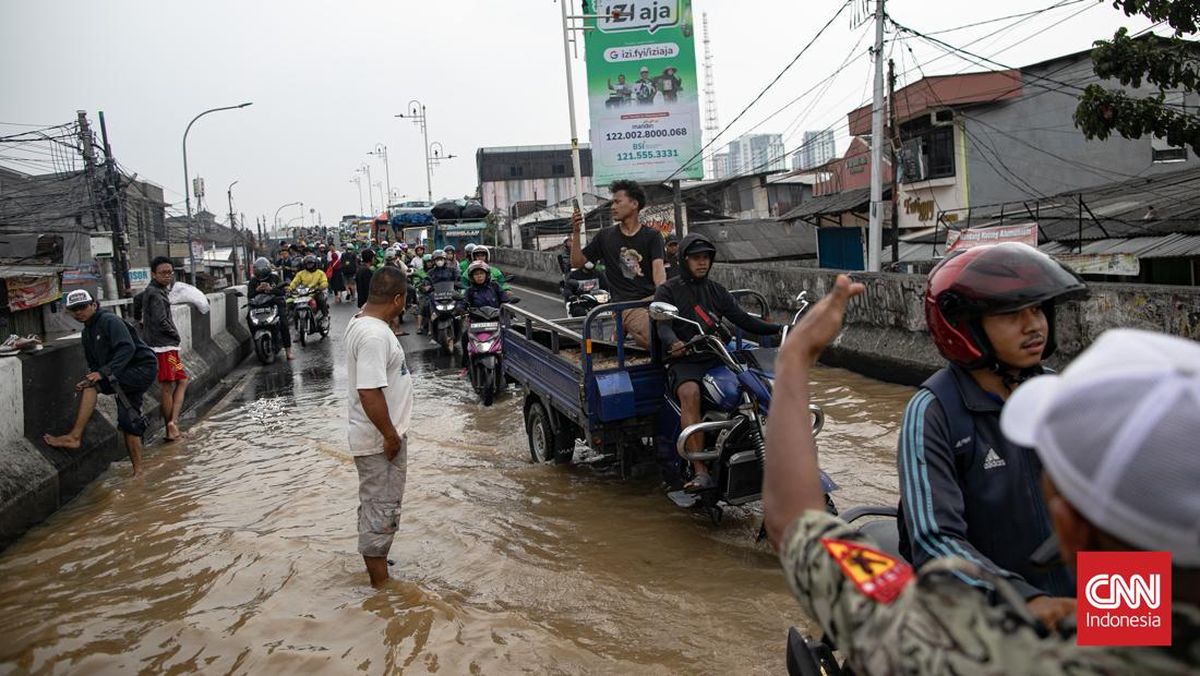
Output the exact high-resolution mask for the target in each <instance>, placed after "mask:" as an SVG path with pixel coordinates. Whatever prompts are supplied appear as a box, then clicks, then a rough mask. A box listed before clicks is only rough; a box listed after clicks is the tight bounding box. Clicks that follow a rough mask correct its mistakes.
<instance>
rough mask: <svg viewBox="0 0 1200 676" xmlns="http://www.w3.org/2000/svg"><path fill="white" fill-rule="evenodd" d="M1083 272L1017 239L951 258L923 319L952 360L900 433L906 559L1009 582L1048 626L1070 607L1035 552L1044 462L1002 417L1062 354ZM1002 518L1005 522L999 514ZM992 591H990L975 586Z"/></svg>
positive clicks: (1045, 524) (1042, 520)
mask: <svg viewBox="0 0 1200 676" xmlns="http://www.w3.org/2000/svg"><path fill="white" fill-rule="evenodd" d="M1087 294H1088V291H1087V285H1086V284H1084V282H1083V280H1082V279H1080V278H1079V276H1078V275H1077V274H1075V273H1074V272H1072V271H1071V270H1069V269H1068V268H1066V267H1065V266H1063V265H1062V264H1061V263H1058V262H1057V261H1055V260H1054V259H1052V258H1050V257H1049V256H1047V255H1046V254H1044V253H1042V252H1040V251H1038V250H1037V249H1035V248H1033V247H1031V246H1028V245H1025V244H1019V243H1004V244H996V245H990V246H980V247H975V248H972V249H968V250H966V251H963V252H961V253H958V254H954V255H951V256H950V257H949V258H946V259H945V260H944V261H942V262H941V263H939V264H938V265H937V267H935V268H934V269H933V271H932V272H930V273H929V281H928V286H927V287H926V291H925V321H926V324H927V325H928V326H929V333H930V336H931V337H932V338H933V342H934V344H935V345H936V346H937V348H938V351H939V352H940V353H941V354H942V356H943V357H945V358H946V360H947V361H949V362H950V363H949V365H947V366H946V367H945V368H943V369H941V370H940V371H938V372H937V373H935V374H934V375H933V376H932V377H930V378H929V379H928V380H926V381H925V382H924V384H922V385H921V388H920V389H919V390H917V393H916V394H915V395H914V396H913V398H912V399H911V400H910V401H909V402H908V407H907V408H906V409H905V412H904V423H903V426H902V428H901V431H900V439H899V443H898V445H899V450H898V453H897V465H898V467H899V472H900V518H899V519H898V521H899V527H900V552H901V553H902V554H903V555H904V557H905V558H907V559H908V560H909V561H911V562H912V563H913V565H914V567H917V568H920V567H921V566H922V565H923V564H925V563H926V562H927V561H930V560H932V559H935V558H938V557H942V556H950V555H954V556H962V557H964V558H967V559H969V560H971V561H973V562H975V563H977V564H978V565H979V566H981V567H982V568H983V569H984V570H986V571H987V572H988V573H990V574H993V575H999V576H1001V577H1004V578H1006V579H1007V580H1008V581H1009V582H1010V583H1011V584H1012V585H1013V586H1014V587H1015V588H1016V589H1017V590H1018V591H1019V592H1020V593H1021V594H1022V596H1023V597H1024V598H1025V601H1026V603H1027V604H1028V605H1029V610H1030V611H1031V612H1032V613H1033V614H1034V615H1035V616H1037V617H1039V619H1042V620H1043V621H1044V622H1045V623H1046V624H1047V625H1048V626H1052V625H1053V624H1054V623H1055V622H1057V620H1058V619H1059V618H1061V617H1063V616H1065V615H1067V614H1070V613H1072V612H1074V603H1075V602H1074V599H1072V598H1060V597H1072V596H1074V593H1075V585H1074V583H1073V582H1072V581H1071V579H1070V577H1069V576H1068V574H1067V571H1066V570H1065V569H1064V568H1062V567H1061V566H1059V567H1057V568H1055V569H1053V570H1051V571H1048V572H1043V571H1040V570H1037V569H1035V568H1034V567H1033V566H1032V565H1031V564H1030V562H1029V558H1030V555H1031V554H1032V553H1033V551H1034V550H1035V549H1036V548H1037V547H1038V545H1040V544H1042V543H1043V542H1044V541H1045V540H1046V539H1047V538H1048V537H1050V534H1051V524H1050V518H1049V514H1048V511H1047V509H1046V504H1045V502H1044V501H1043V499H1042V493H1041V490H1040V488H1039V484H1038V477H1039V476H1040V475H1041V473H1042V466H1041V463H1040V462H1039V461H1038V458H1037V456H1036V455H1034V453H1033V451H1032V450H1030V449H1029V448H1025V447H1022V446H1018V445H1016V444H1014V443H1012V442H1010V441H1008V440H1007V439H1006V438H1005V436H1004V435H1003V434H1001V432H1000V411H1001V409H1002V408H1003V407H1004V402H1005V401H1006V400H1007V399H1008V398H1009V396H1010V395H1011V394H1012V393H1013V391H1014V390H1015V389H1017V388H1018V387H1019V386H1020V385H1021V383H1023V382H1025V381H1026V380H1028V379H1029V378H1032V377H1034V376H1039V375H1041V374H1042V373H1044V372H1045V370H1044V369H1043V367H1042V362H1043V360H1045V359H1046V358H1047V357H1049V356H1050V355H1052V354H1054V350H1055V347H1056V343H1055V331H1054V310H1055V305H1056V303H1058V302H1062V301H1067V300H1072V299H1077V298H1084V297H1086V296H1087ZM1001 515H1002V516H1001ZM972 582H973V583H974V584H975V586H976V587H978V588H980V589H983V590H985V591H989V592H990V591H992V590H993V589H992V585H989V584H987V583H986V582H983V581H982V580H972Z"/></svg>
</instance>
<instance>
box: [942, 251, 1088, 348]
mask: <svg viewBox="0 0 1200 676" xmlns="http://www.w3.org/2000/svg"><path fill="white" fill-rule="evenodd" d="M1087 296H1088V289H1087V284H1085V283H1084V281H1083V280H1082V279H1080V277H1079V275H1077V274H1075V272H1073V271H1072V270H1070V269H1069V268H1067V267H1066V266H1064V265H1063V264H1062V263H1059V262H1058V261H1056V260H1054V259H1053V258H1051V257H1049V256H1047V255H1046V254H1044V253H1042V252H1041V251H1038V250H1037V249H1035V248H1033V247H1031V246H1029V245H1028V244H1021V243H1018V242H1006V243H1004V244H992V245H985V246H977V247H974V248H971V249H967V250H965V251H962V252H960V253H956V254H952V255H951V256H950V257H948V258H947V259H946V260H944V261H942V262H941V263H938V264H937V266H936V267H934V268H933V271H932V272H930V273H929V284H928V286H926V287H925V323H926V324H927V325H928V326H929V333H930V335H932V336H933V342H934V344H935V345H937V348H938V352H941V353H942V356H943V357H945V358H946V359H948V360H950V361H951V362H953V363H955V364H958V365H959V366H962V367H963V368H967V369H978V368H988V367H993V366H997V365H998V362H997V360H996V354H995V350H994V349H993V348H992V344H991V342H990V341H989V340H988V338H987V334H985V333H984V331H983V325H982V323H981V322H980V318H981V317H983V315H985V314H996V313H1002V312H1015V311H1017V310H1023V309H1025V308H1027V307H1033V306H1034V305H1041V306H1043V311H1044V312H1045V313H1046V320H1047V322H1048V324H1049V331H1048V334H1047V336H1046V347H1045V349H1044V350H1043V352H1042V358H1043V359H1045V358H1046V357H1049V356H1050V355H1052V354H1054V350H1055V348H1056V347H1057V343H1056V341H1055V339H1054V303H1055V302H1056V301H1058V300H1074V299H1079V298H1086V297H1087Z"/></svg>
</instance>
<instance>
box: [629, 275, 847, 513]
mask: <svg viewBox="0 0 1200 676" xmlns="http://www.w3.org/2000/svg"><path fill="white" fill-rule="evenodd" d="M800 300H801V303H802V306H801V309H800V311H799V312H797V313H796V316H795V317H794V318H793V322H792V323H795V321H796V320H798V319H799V318H800V315H802V314H803V313H804V311H805V310H806V309H807V307H808V305H807V302H806V299H805V298H804V297H803V295H802V297H801V298H800ZM650 316H651V317H653V318H654V319H655V320H658V321H667V320H676V319H678V320H680V321H683V322H687V323H689V324H692V325H694V326H695V327H696V328H697V329H698V330H699V331H700V333H699V334H697V336H696V337H695V338H693V339H691V340H690V341H688V342H687V343H686V346H687V348H688V349H690V350H695V351H703V352H707V353H709V354H712V355H714V356H716V357H717V358H718V359H719V360H720V361H721V363H722V365H721V366H716V367H714V368H713V369H712V370H710V371H709V372H708V373H707V374H705V376H704V382H703V384H702V386H701V396H702V403H701V416H702V420H701V421H700V422H698V423H695V424H693V425H689V426H688V427H686V428H683V429H680V428H681V423H680V418H681V409H680V406H679V402H678V400H677V399H676V397H675V393H674V392H667V393H666V394H665V397H664V405H663V409H662V413H661V414H660V415H659V435H658V438H659V440H660V444H661V446H660V450H659V453H660V458H662V459H663V461H664V462H663V465H664V466H663V470H664V474H665V477H664V478H666V480H667V482H668V484H670V485H672V486H681V485H682V484H683V481H684V480H685V479H688V478H690V476H689V475H690V473H691V471H692V469H691V467H692V462H695V461H699V462H705V463H707V464H708V466H709V474H710V476H712V478H713V479H714V485H713V486H712V487H711V488H707V489H703V490H700V491H695V492H690V491H686V490H682V489H680V490H672V491H670V492H668V493H667V497H668V498H670V499H671V501H672V502H674V503H675V504H676V505H678V506H679V507H682V508H685V509H693V508H699V509H701V510H703V511H704V512H705V513H706V514H707V515H708V517H709V518H710V519H711V520H712V522H713V523H714V524H716V523H720V521H721V517H722V515H723V507H722V505H743V504H746V503H750V502H755V501H757V500H760V499H761V498H762V479H763V465H764V461H765V458H766V427H767V425H766V418H767V415H768V414H769V412H770V407H771V394H772V391H773V389H774V356H775V354H776V348H758V349H754V350H742V351H733V352H731V350H730V348H729V345H728V344H727V341H726V340H722V339H721V337H719V336H716V335H713V334H712V333H708V332H706V331H705V329H704V327H703V326H702V325H700V324H699V323H698V322H693V321H692V320H690V319H687V318H685V317H681V316H680V315H679V310H678V308H676V307H675V306H673V305H671V304H669V303H662V302H655V303H651V304H650ZM784 338H785V339H786V333H785V334H784ZM809 413H810V414H811V415H812V417H813V423H812V424H813V435H814V436H816V435H817V434H820V432H821V428H822V427H823V426H824V424H825V413H824V411H822V410H821V407H820V406H817V405H815V404H810V405H809ZM696 434H700V435H703V436H702V438H703V439H704V448H703V450H700V451H697V452H692V451H689V450H688V448H687V441H688V439H689V438H691V437H692V436H693V435H696ZM821 486H822V488H823V489H824V491H825V505H826V510H827V511H829V512H830V513H831V514H836V513H837V507H836V506H835V505H834V502H833V498H832V497H831V496H830V493H832V492H833V491H836V490H837V489H838V486H837V484H836V483H834V481H833V480H832V479H831V478H829V476H828V475H827V474H825V472H824V471H822V472H821Z"/></svg>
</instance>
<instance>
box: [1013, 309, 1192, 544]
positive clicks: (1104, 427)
mask: <svg viewBox="0 0 1200 676" xmlns="http://www.w3.org/2000/svg"><path fill="white" fill-rule="evenodd" d="M1000 428H1001V430H1002V431H1003V432H1004V435H1005V436H1006V437H1008V438H1009V439H1010V440H1011V441H1013V442H1015V443H1017V444H1020V445H1023V446H1032V447H1034V448H1036V449H1037V454H1038V457H1040V458H1041V460H1042V465H1043V466H1044V467H1045V470H1046V472H1048V473H1049V474H1050V477H1051V478H1052V479H1053V480H1054V484H1055V486H1056V487H1057V488H1058V490H1059V492H1060V493H1061V494H1062V495H1063V496H1064V497H1066V498H1067V499H1068V500H1069V501H1070V502H1071V504H1072V505H1074V507H1075V509H1076V510H1078V511H1079V513H1080V514H1082V515H1083V516H1085V517H1087V519H1088V520H1089V521H1091V522H1092V523H1093V524H1096V525H1097V526H1098V527H1099V528H1101V529H1103V530H1104V531H1105V532H1107V533H1109V534H1110V535H1112V536H1114V537H1117V538H1119V539H1121V540H1123V541H1124V542H1127V543H1129V544H1130V545H1133V546H1135V547H1138V548H1140V549H1144V550H1149V551H1169V552H1171V554H1172V558H1173V561H1174V562H1175V563H1176V564H1177V565H1181V566H1185V567H1196V566H1200V490H1197V488H1196V487H1197V486H1200V455H1198V454H1197V453H1196V448H1197V439H1200V343H1196V342H1195V341H1191V340H1187V339H1184V338H1176V337H1173V336H1168V335H1165V334H1161V333H1154V332H1150V331H1140V330H1135V329H1114V330H1110V331H1106V332H1105V333H1104V334H1102V335H1101V336H1100V337H1099V338H1098V339H1097V340H1096V342H1095V343H1093V344H1092V346H1091V347H1089V348H1088V349H1087V350H1085V351H1083V352H1082V353H1081V354H1080V355H1079V356H1078V357H1076V359H1075V361H1073V362H1071V364H1070V365H1069V366H1068V367H1067V368H1066V370H1064V371H1063V373H1062V374H1061V375H1045V376H1039V377H1037V378H1034V379H1032V380H1030V381H1028V382H1026V383H1025V384H1024V385H1021V386H1020V387H1019V388H1017V391H1016V392H1014V393H1013V395H1012V397H1010V398H1009V400H1008V401H1007V402H1006V403H1005V405H1004V411H1003V413H1002V414H1001V416H1000Z"/></svg>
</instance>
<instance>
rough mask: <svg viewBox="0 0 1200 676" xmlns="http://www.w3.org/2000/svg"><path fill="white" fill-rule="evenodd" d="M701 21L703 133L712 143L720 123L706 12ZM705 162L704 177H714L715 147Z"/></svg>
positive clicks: (719, 128)
mask: <svg viewBox="0 0 1200 676" xmlns="http://www.w3.org/2000/svg"><path fill="white" fill-rule="evenodd" d="M701 21H702V23H703V25H704V135H705V136H707V137H708V142H709V143H712V141H713V139H715V138H716V137H717V134H719V133H720V132H721V124H720V123H719V122H718V121H717V85H716V82H715V81H714V80H713V55H712V42H711V41H710V40H709V35H708V12H704V13H703V14H701ZM707 164H708V169H707V171H705V172H704V173H705V174H706V177H707V178H709V179H713V178H716V177H717V176H718V172H717V152H716V150H715V149H713V150H710V151H709V154H708V162H707Z"/></svg>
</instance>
